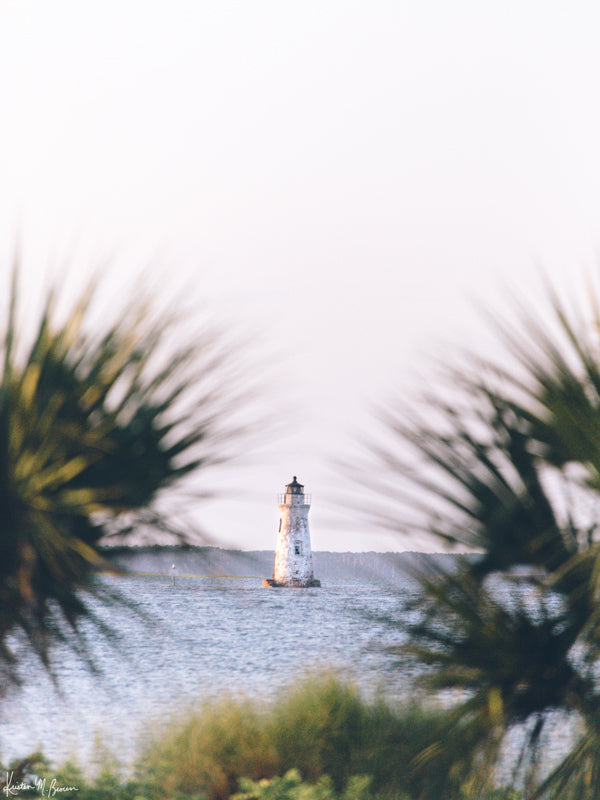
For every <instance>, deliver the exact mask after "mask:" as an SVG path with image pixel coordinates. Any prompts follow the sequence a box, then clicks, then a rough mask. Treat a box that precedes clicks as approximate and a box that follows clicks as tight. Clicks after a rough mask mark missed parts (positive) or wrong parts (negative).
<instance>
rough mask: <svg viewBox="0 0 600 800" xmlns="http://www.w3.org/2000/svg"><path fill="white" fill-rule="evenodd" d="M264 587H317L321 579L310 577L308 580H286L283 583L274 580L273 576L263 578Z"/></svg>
mask: <svg viewBox="0 0 600 800" xmlns="http://www.w3.org/2000/svg"><path fill="white" fill-rule="evenodd" d="M262 585H263V588H264V589H285V588H289V589H310V588H311V587H319V586H320V585H321V581H319V580H317V579H316V578H312V579H311V580H309V581H294V580H290V581H286V582H285V583H281V582H280V581H276V580H275V579H274V578H263V582H262Z"/></svg>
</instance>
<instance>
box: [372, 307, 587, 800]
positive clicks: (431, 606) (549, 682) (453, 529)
mask: <svg viewBox="0 0 600 800" xmlns="http://www.w3.org/2000/svg"><path fill="white" fill-rule="evenodd" d="M598 307H599V305H598V303H597V302H595V301H594V300H592V302H591V303H590V307H589V308H586V309H583V310H582V323H581V324H580V325H576V324H575V323H574V322H573V318H572V316H571V315H569V314H567V313H566V311H565V310H564V308H563V306H562V305H561V303H560V302H559V301H558V300H557V298H556V296H554V295H553V296H552V297H551V309H552V310H553V312H554V321H553V322H552V323H551V325H550V327H548V326H547V325H543V324H541V323H540V322H539V320H538V319H537V317H536V316H535V315H533V314H531V313H529V312H528V311H526V310H525V311H524V312H523V316H522V320H521V322H522V324H521V326H520V328H519V330H518V331H514V330H512V331H510V332H508V333H506V331H504V332H503V335H505V338H506V339H508V343H509V345H510V348H511V351H512V353H513V355H514V356H515V358H516V362H515V370H514V371H509V370H507V369H506V368H505V367H502V368H501V367H499V366H497V365H496V364H491V363H486V362H484V361H482V360H481V359H480V358H478V357H476V356H472V357H471V359H470V361H469V360H467V363H466V367H465V364H463V365H461V368H460V369H457V370H455V371H451V372H450V380H449V381H448V382H447V383H446V384H445V385H444V386H443V388H441V389H440V392H439V394H437V395H432V394H431V393H429V395H428V396H427V398H426V400H425V401H423V403H422V405H421V408H420V409H419V410H418V411H416V412H410V411H409V412H407V411H406V410H405V409H402V410H397V409H396V410H394V409H392V410H391V411H387V412H386V414H385V415H384V427H385V437H386V438H385V442H384V443H383V444H382V445H381V446H376V447H373V448H372V454H373V456H374V459H372V460H371V461H370V463H369V465H368V473H367V474H368V476H369V477H368V478H367V479H366V480H363V485H367V486H368V488H370V489H371V490H373V491H374V492H375V493H376V495H377V496H379V497H383V498H384V502H382V503H380V505H379V507H380V512H379V513H378V514H377V515H375V517H374V518H375V519H377V521H378V522H379V523H380V524H382V525H384V526H386V527H387V528H388V529H392V530H396V531H398V532H399V533H402V534H404V535H406V534H409V535H412V536H414V535H415V534H419V533H420V534H423V533H425V534H427V535H429V536H432V537H434V538H437V539H438V540H441V541H443V542H444V543H446V544H448V543H450V544H451V545H454V546H462V547H463V549H464V548H465V547H466V548H467V549H469V550H471V551H473V555H472V556H471V557H470V558H469V559H467V560H464V561H463V562H462V564H461V566H460V568H457V570H456V571H455V572H453V573H450V574H448V573H444V572H441V571H440V570H437V571H435V573H434V574H433V575H432V574H427V573H425V572H421V573H420V574H418V575H417V577H418V579H419V580H420V583H421V587H422V590H423V594H422V599H421V600H420V601H419V602H418V604H417V606H418V610H419V612H420V614H421V617H420V622H419V623H418V624H416V625H413V626H411V634H412V641H411V643H410V644H409V646H408V650H409V652H411V653H412V655H416V656H417V657H418V658H419V659H420V660H421V662H422V664H423V665H426V666H427V667H428V668H429V669H428V670H426V672H425V677H424V682H425V685H426V686H427V687H428V688H429V689H433V690H436V691H437V690H440V689H449V688H454V689H458V690H460V691H461V692H462V693H463V694H462V695H461V696H462V700H461V701H460V702H459V703H458V704H457V705H455V706H454V708H453V709H452V712H451V713H452V714H453V715H454V719H455V722H456V726H457V731H459V732H460V731H461V730H462V731H463V732H464V731H465V730H467V729H469V727H470V726H476V727H477V728H478V730H480V731H481V736H480V737H479V740H478V741H477V737H474V736H473V735H472V734H470V735H469V736H467V737H466V738H467V739H468V740H469V741H471V742H473V743H474V747H473V751H472V754H471V761H472V763H473V764H474V765H475V764H477V763H481V760H482V759H483V754H484V753H486V754H487V756H489V754H490V753H491V754H492V757H493V756H494V754H495V753H497V750H498V747H499V744H500V742H501V740H502V738H503V734H504V732H505V731H506V730H508V729H509V728H511V727H512V726H515V725H519V724H521V723H523V722H525V723H527V724H528V726H529V728H528V730H529V731H530V736H529V738H528V739H527V740H526V746H525V750H526V753H525V755H524V758H525V760H526V761H527V759H529V762H530V763H531V764H535V761H536V757H537V755H538V753H537V752H536V749H537V747H538V744H539V741H540V732H541V730H542V727H543V725H544V721H545V720H546V719H547V718H548V715H549V714H551V712H552V711H553V710H555V709H560V710H564V711H567V712H575V713H576V714H578V715H579V717H580V719H582V720H583V725H584V731H585V733H584V735H583V736H582V739H581V741H580V743H579V745H578V746H577V749H576V751H574V753H573V754H571V755H570V756H569V757H567V759H566V760H565V762H564V765H563V766H562V768H559V770H557V772H556V773H555V775H554V776H553V780H552V782H551V784H550V783H548V784H546V787H547V788H548V789H549V790H550V786H551V785H552V786H559V785H561V784H560V780H561V776H564V775H566V774H569V775H570V776H571V777H572V778H573V780H576V779H577V780H579V778H576V774H579V773H578V770H579V771H581V770H587V771H588V772H589V770H590V769H591V770H592V772H594V771H597V770H598V769H600V756H593V752H594V748H593V747H592V746H591V745H590V741H591V740H592V739H594V741H595V737H596V733H595V731H596V727H597V726H596V723H595V718H596V708H597V706H598V701H599V699H600V691H599V690H600V687H599V686H598V684H597V665H598V663H599V662H600V612H599V611H598V607H599V604H598V600H599V599H600V558H599V556H600V545H599V544H597V543H596V542H595V531H596V527H597V521H598V515H597V513H594V509H593V504H592V503H591V493H595V492H597V490H598V489H599V488H600V478H599V476H600V314H598V312H597V309H598ZM582 501H583V503H587V504H589V505H590V508H588V509H587V510H586V513H582ZM372 518H373V517H372ZM590 737H591V738H590ZM576 753H579V754H580V756H577V757H576V756H575V754H576ZM590 759H591V760H590ZM484 760H485V759H484ZM594 774H595V773H594ZM580 777H581V776H580ZM581 780H583V778H581ZM582 785H583V784H582ZM552 796H558V795H552Z"/></svg>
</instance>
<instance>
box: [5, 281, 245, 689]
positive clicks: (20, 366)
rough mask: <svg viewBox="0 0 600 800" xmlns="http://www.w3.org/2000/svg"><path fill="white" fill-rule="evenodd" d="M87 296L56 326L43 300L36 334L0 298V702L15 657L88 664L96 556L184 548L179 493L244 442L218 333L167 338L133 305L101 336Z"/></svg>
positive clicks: (157, 318)
mask: <svg viewBox="0 0 600 800" xmlns="http://www.w3.org/2000/svg"><path fill="white" fill-rule="evenodd" d="M95 288H96V287H95V286H94V285H93V284H92V285H91V286H90V288H89V289H88V290H87V291H86V292H85V293H84V294H83V296H82V297H81V298H80V299H79V300H78V301H77V302H75V303H74V304H73V307H72V308H71V309H70V310H68V311H66V312H64V311H63V312H61V310H60V303H59V294H60V293H59V292H58V291H57V290H52V291H50V292H49V293H48V297H47V299H46V302H45V305H44V306H43V308H42V309H41V311H40V314H39V319H38V320H37V321H36V320H35V319H33V320H31V319H30V320H27V321H24V320H22V319H21V318H20V314H19V291H18V269H17V267H16V266H15V268H14V271H13V278H12V286H11V289H10V291H9V292H6V293H5V294H7V295H8V304H7V305H8V307H7V309H6V310H5V314H4V316H3V318H2V319H0V322H1V323H2V334H1V335H0V523H1V527H0V696H2V694H3V693H4V692H5V691H7V690H8V688H9V687H10V685H11V683H14V682H15V681H17V680H18V678H19V663H18V659H19V654H20V653H23V645H24V644H27V645H28V647H29V648H30V649H32V650H33V651H34V652H35V653H36V654H37V655H38V656H39V657H40V658H41V659H42V661H43V663H44V664H45V665H46V666H47V667H48V668H50V665H51V655H52V650H53V646H54V645H55V644H57V643H60V642H63V643H67V644H69V645H71V646H73V647H74V648H76V649H78V650H79V652H80V654H81V655H82V656H83V657H84V658H85V657H86V656H87V652H86V648H85V642H84V639H83V637H81V636H80V635H79V631H80V625H81V622H82V620H83V619H88V620H92V621H96V622H97V624H98V626H99V628H102V627H103V626H102V624H101V623H100V622H99V621H97V620H96V619H95V617H94V614H93V612H92V610H91V608H90V604H89V602H88V601H87V599H88V598H89V597H90V595H91V594H95V595H102V596H103V597H104V598H105V599H107V600H108V599H111V598H110V597H109V596H108V593H107V592H106V591H105V590H103V587H102V584H101V583H99V582H98V581H96V580H95V579H96V575H97V572H98V570H99V569H100V568H106V567H110V564H108V563H107V561H106V551H105V550H104V551H103V550H102V549H101V548H100V543H101V542H103V541H104V542H106V541H114V540H115V539H116V540H117V541H119V542H123V541H125V542H127V540H128V539H127V534H128V533H129V532H131V531H135V532H136V535H137V536H140V535H143V532H144V531H146V532H147V531H149V530H150V531H153V532H154V535H156V532H157V531H158V532H160V535H163V536H164V535H165V533H170V534H174V535H175V536H176V537H179V540H180V541H181V539H182V538H183V537H185V536H190V535H193V534H194V533H195V531H194V529H193V527H192V526H190V525H189V523H188V522H184V520H185V512H186V511H188V510H189V508H190V496H191V497H192V498H193V499H194V500H195V501H197V500H198V496H199V494H200V490H199V488H198V485H196V486H194V487H191V486H190V485H189V484H186V483H185V481H186V479H187V478H188V477H189V476H191V474H192V473H194V474H195V473H197V472H198V470H204V469H205V468H206V467H207V466H208V465H211V464H215V463H217V462H221V461H223V460H225V459H226V458H227V456H228V455H231V452H232V451H231V449H230V440H231V439H232V438H233V439H235V441H239V434H240V433H241V432H242V431H241V429H240V428H239V426H238V425H237V423H236V422H235V421H234V418H235V414H234V412H235V410H236V408H237V401H236V398H239V397H240V395H241V390H240V389H239V384H238V383H237V381H236V379H235V378H234V377H233V375H235V373H236V369H237V368H236V366H235V361H236V359H234V358H233V357H232V354H231V352H230V349H229V348H228V347H225V346H224V345H223V344H222V340H221V339H220V338H219V336H218V335H217V334H216V331H214V330H212V331H211V330H208V329H207V328H206V327H205V328H204V330H202V329H200V330H199V329H198V325H197V324H195V325H194V329H195V330H193V331H190V330H188V331H187V332H185V333H182V332H181V331H178V330H177V328H178V314H177V312H178V310H179V309H173V310H172V311H169V310H165V309H160V308H156V307H153V305H152V304H151V303H150V302H149V300H148V298H145V297H143V294H140V295H138V297H137V298H136V299H135V300H130V301H127V300H125V301H124V302H123V303H118V304H116V305H115V306H114V307H112V308H104V309H103V311H104V314H103V316H102V320H101V321H100V322H99V321H98V319H97V318H96V316H95V315H97V313H98V309H97V308H96V306H97V302H96V300H95V298H96V296H97V294H96V292H95ZM2 311H4V309H2ZM179 324H180V322H179ZM25 332H29V333H30V335H29V336H27V335H25ZM183 335H185V339H184V341H185V344H181V343H179V344H178V343H177V339H178V338H179V339H180V340H181V338H182V336H183ZM189 342H191V343H189ZM236 387H237V388H236ZM244 396H245V397H247V396H248V386H247V385H245V386H244ZM182 485H183V486H184V488H185V489H186V490H187V493H188V497H187V501H186V500H184V498H183V497H182V496H181V495H180V494H179V493H178V487H180V486H182ZM192 488H193V490H194V491H193V492H192ZM167 490H168V499H167V498H166V497H165V494H166V491H167ZM104 632H105V633H106V632H107V631H106V630H105V629H104ZM15 635H16V636H17V637H18V642H19V645H20V646H19V647H15V644H14V643H15V638H14V637H15Z"/></svg>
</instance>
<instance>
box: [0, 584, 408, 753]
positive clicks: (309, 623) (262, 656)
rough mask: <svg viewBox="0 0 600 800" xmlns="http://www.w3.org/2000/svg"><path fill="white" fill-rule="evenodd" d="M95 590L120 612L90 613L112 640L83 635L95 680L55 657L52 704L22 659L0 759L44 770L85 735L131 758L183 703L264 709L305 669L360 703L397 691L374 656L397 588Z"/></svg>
mask: <svg viewBox="0 0 600 800" xmlns="http://www.w3.org/2000/svg"><path fill="white" fill-rule="evenodd" d="M106 581H107V583H108V585H109V586H111V587H115V588H117V589H118V590H119V591H120V592H121V593H122V594H123V595H124V597H125V598H126V600H127V604H126V605H125V606H121V607H114V606H112V607H108V606H103V605H100V606H97V611H98V614H99V616H101V618H102V619H104V620H105V621H106V622H108V623H109V624H110V625H111V626H112V627H113V628H114V629H115V630H116V631H117V632H118V634H119V636H118V638H116V639H115V640H114V641H109V640H107V639H106V638H105V637H103V636H100V635H99V634H98V633H97V632H94V631H90V633H89V636H88V639H89V642H90V650H91V653H92V655H93V658H94V661H95V663H96V664H97V665H98V667H99V668H100V670H101V671H102V676H101V677H100V678H97V677H94V676H93V675H91V674H90V672H89V670H88V669H86V667H85V665H84V664H83V663H82V662H81V660H80V659H78V658H77V657H76V656H75V655H74V654H73V653H71V652H70V651H68V650H66V649H65V650H64V651H61V652H60V653H59V654H58V657H57V658H56V673H57V677H58V685H59V691H60V693H59V692H57V690H56V689H55V688H54V687H53V685H52V682H51V681H50V679H49V678H48V677H47V676H46V675H45V673H44V672H43V671H42V670H41V669H40V668H39V666H38V665H37V664H36V663H35V662H34V661H33V660H32V661H31V663H29V664H28V665H27V668H26V670H25V671H24V677H25V684H24V686H23V688H22V689H20V690H19V691H17V692H13V693H12V694H11V695H10V697H9V698H8V700H7V701H5V702H4V704H3V706H2V713H1V719H0V754H1V755H2V758H3V760H9V759H10V758H12V757H16V756H23V755H26V754H27V753H29V752H31V751H32V750H33V749H35V748H36V747H37V746H41V747H42V749H43V751H44V753H46V754H47V755H48V756H49V757H50V758H51V759H54V760H56V759H58V760H60V759H62V758H65V757H66V756H72V755H75V756H78V757H79V758H81V759H82V760H85V759H86V758H88V757H89V753H90V749H91V746H92V742H93V741H94V738H95V736H96V735H99V736H100V737H101V738H102V739H103V740H104V741H105V742H106V743H108V744H109V745H110V746H111V747H112V749H113V750H114V751H115V752H116V753H118V754H119V755H120V756H121V757H122V758H126V759H127V758H131V757H132V755H133V753H134V751H135V749H136V748H135V742H136V740H137V739H138V737H139V736H143V734H144V731H147V730H148V729H149V726H151V724H152V722H153V721H154V720H161V719H164V718H165V717H166V716H168V715H170V714H171V713H173V712H176V711H177V710H178V709H180V708H183V707H184V705H185V704H186V703H189V702H193V701H195V700H196V699H197V698H202V697H210V696H214V695H217V694H221V693H224V692H227V693H233V694H240V693H250V694H252V695H255V696H256V695H258V696H259V697H263V696H264V697H265V698H266V699H267V698H269V697H270V696H272V694H273V693H274V692H275V691H277V690H279V689H280V688H282V687H284V686H286V685H291V684H293V683H294V681H296V680H298V679H299V678H300V677H301V676H303V675H304V674H305V673H306V672H307V671H308V670H313V669H324V668H326V667H335V668H337V669H338V670H340V671H342V673H343V674H347V675H349V676H351V677H352V678H353V679H355V680H356V681H357V682H358V683H359V685H360V686H361V687H362V688H363V689H364V691H365V692H367V693H369V692H370V691H372V690H374V689H375V688H378V687H383V688H385V690H386V691H387V692H388V693H390V692H391V693H395V692H399V693H401V692H402V691H403V689H404V688H405V687H406V683H407V678H408V675H407V671H406V670H403V669H399V668H398V667H395V668H394V667H393V666H392V659H391V658H390V656H389V655H388V654H386V653H385V651H384V648H385V647H386V646H387V645H390V644H395V643H398V642H399V641H400V634H399V633H398V631H397V629H396V628H395V627H394V626H393V625H389V624H388V623H387V622H385V621H384V620H383V619H379V617H390V616H393V615H394V614H397V613H398V609H399V608H401V604H402V599H403V598H406V596H407V595H408V593H409V587H408V586H405V587H399V588H398V587H395V590H394V591H392V590H391V588H390V587H386V586H383V585H380V584H376V583H372V582H368V581H339V582H337V583H336V582H331V583H330V584H328V585H326V586H323V587H322V588H320V589H300V590H298V589H296V590H294V589H263V588H262V587H261V582H260V579H257V578H178V579H177V583H176V585H175V586H172V585H171V582H170V579H169V578H158V577H153V578H149V577H130V578H107V579H106ZM398 592H399V593H398ZM128 604H129V605H133V604H135V605H136V606H137V608H138V609H139V610H140V612H141V615H137V616H136V615H134V614H132V613H131V611H130V610H129V609H128Z"/></svg>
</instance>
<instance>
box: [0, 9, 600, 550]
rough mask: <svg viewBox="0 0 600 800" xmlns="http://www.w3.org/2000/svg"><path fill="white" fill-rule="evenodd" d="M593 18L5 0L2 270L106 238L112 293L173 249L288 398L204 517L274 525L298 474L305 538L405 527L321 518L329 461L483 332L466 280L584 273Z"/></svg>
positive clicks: (593, 245)
mask: <svg viewBox="0 0 600 800" xmlns="http://www.w3.org/2000/svg"><path fill="white" fill-rule="evenodd" d="M599 30H600V7H599V6H598V4H597V2H576V1H575V2H570V3H566V2H560V3H559V2H544V3H540V2H532V1H531V0H519V2H481V0H479V1H478V2H466V1H465V0H453V2H442V1H441V0H438V1H437V2H435V1H434V0H420V1H419V2H415V1H414V0H410V2H404V0H394V1H393V2H382V1H381V0H369V2H364V0H363V2H352V0H344V2H341V1H338V0H329V1H328V0H319V2H312V1H311V0H303V2H282V0H277V1H273V2H267V0H244V2H227V0H205V1H203V0H193V2H178V0H169V2H166V0H165V1H164V2H162V1H160V2H157V1H155V2H152V0H143V1H142V0H140V2H132V1H131V0H119V2H116V1H115V0H104V2H102V3H91V2H85V3H82V2H80V0H73V2H65V1H64V0H55V2H52V3H42V2H38V1H36V0H15V1H14V2H7V0H3V1H2V2H0V110H1V114H2V125H1V126H0V219H1V220H2V224H1V230H0V248H1V252H2V258H3V262H2V263H3V264H4V266H2V267H1V270H2V274H1V275H0V277H1V278H2V279H3V281H4V285H5V287H6V285H7V281H6V277H7V273H8V264H9V256H10V254H11V251H12V248H13V246H14V242H15V237H18V238H19V240H20V242H21V244H22V248H23V259H24V263H25V274H26V280H27V282H28V287H29V288H30V289H31V290H32V291H33V289H34V288H35V286H36V285H38V284H39V283H41V282H43V281H44V280H46V279H47V276H48V275H49V274H58V273H57V267H56V264H57V262H60V261H61V259H63V258H66V259H67V260H70V261H71V262H72V265H73V266H75V267H76V268H77V269H78V270H80V271H82V272H83V273H85V271H86V270H88V269H90V268H91V266H93V265H94V260H96V261H97V260H99V259H100V258H101V257H103V256H105V255H107V254H108V253H112V252H116V253H117V254H118V256H119V258H120V263H121V267H120V269H119V270H118V279H117V278H115V276H114V275H113V277H112V278H111V279H110V280H111V281H112V284H111V291H114V292H115V293H117V292H124V293H127V292H129V291H132V288H131V284H132V282H133V276H134V275H136V274H137V273H138V270H139V267H140V265H143V264H144V263H146V262H147V261H148V262H149V261H150V260H151V259H154V260H155V261H157V260H158V261H160V259H156V258H154V257H155V256H156V254H157V253H161V254H163V258H164V265H165V266H164V267H163V268H162V273H161V280H163V282H164V284H165V286H167V285H168V287H169V288H172V289H176V288H177V287H181V286H183V285H185V284H186V283H187V284H190V283H191V284H192V285H193V287H194V288H193V291H194V293H196V294H197V302H198V307H199V308H200V307H201V305H202V303H204V304H206V303H208V305H209V307H210V310H211V313H212V315H213V316H214V318H215V319H221V320H223V321H225V322H226V323H227V324H229V325H231V326H233V327H234V328H235V331H236V333H238V334H239V335H240V336H242V337H243V336H245V334H246V333H247V334H248V335H249V336H254V335H257V336H258V342H259V344H257V345H256V348H257V355H258V356H264V354H270V353H272V354H273V356H272V363H271V367H270V370H269V371H270V379H271V382H270V388H266V389H265V392H266V397H265V408H266V409H267V410H268V413H269V415H272V416H273V419H275V418H277V417H278V415H279V414H280V413H287V414H288V416H287V417H286V418H285V419H287V422H286V423H285V427H284V428H283V430H281V429H279V431H278V432H277V433H276V434H274V435H273V436H272V437H271V438H270V439H269V442H270V444H269V446H268V447H266V448H265V450H264V451H263V452H262V453H261V454H257V456H256V457H255V458H254V459H253V458H252V457H251V456H248V459H247V460H246V462H245V464H244V465H243V466H240V467H239V469H238V470H237V471H236V472H231V473H229V475H228V477H227V480H228V482H229V485H230V486H231V495H230V496H229V497H227V498H224V499H223V500H221V501H219V502H218V503H212V504H210V505H209V506H207V507H205V508H204V509H199V514H198V517H199V519H200V520H202V521H204V522H205V523H206V524H207V525H208V527H209V529H210V531H211V532H212V533H213V535H214V536H215V538H216V539H217V540H219V541H222V542H227V543H229V544H234V545H238V546H241V547H244V548H248V549H251V548H270V547H273V546H274V543H275V536H276V530H277V507H276V495H277V493H278V492H279V491H281V490H282V489H283V485H284V484H285V483H286V482H288V481H289V480H290V479H291V477H292V475H293V474H296V475H298V477H299V479H300V480H301V481H302V482H304V483H305V484H306V486H307V489H309V490H311V491H312V494H313V509H312V511H311V530H312V538H313V547H314V548H315V549H336V550H349V549H352V550H371V549H419V543H418V542H416V541H411V542H407V541H403V542H400V541H393V540H391V539H386V538H384V537H383V536H379V535H377V534H375V533H373V532H371V531H368V530H365V529H361V528H360V527H358V526H353V525H352V524H351V522H348V525H347V527H342V528H338V527H335V526H333V525H332V524H331V523H330V520H329V514H330V512H331V508H330V507H328V503H327V500H328V498H329V497H330V496H331V495H332V493H333V492H334V491H335V489H336V488H337V483H338V482H339V481H340V480H342V477H341V476H340V475H338V474H337V473H336V471H335V469H332V468H331V460H332V459H333V458H343V457H344V454H345V453H346V452H349V450H348V451H346V447H347V443H348V441H349V440H350V439H351V438H352V436H354V435H359V434H364V433H368V429H369V416H368V413H367V409H368V407H369V404H370V403H373V402H375V401H378V400H384V399H386V398H387V396H388V394H389V392H390V391H392V390H393V391H396V392H398V393H400V394H405V393H410V392H411V391H412V390H413V389H414V386H415V382H416V381H415V379H414V377H413V373H414V372H415V371H419V372H420V373H421V374H424V375H425V376H426V375H427V363H428V362H427V353H433V354H435V355H436V356H439V355H440V353H442V354H443V355H444V357H445V353H446V350H445V349H444V348H447V352H448V353H449V354H451V352H452V343H454V342H456V343H462V344H465V343H470V344H476V343H477V341H478V340H479V337H480V335H481V323H480V322H479V321H478V317H477V316H476V314H475V313H474V312H473V311H472V303H473V299H474V298H477V299H478V300H479V301H481V302H483V303H485V304H487V305H489V306H491V307H493V308H494V307H496V306H497V307H498V308H499V309H501V308H502V304H503V302H504V301H503V300H502V291H503V289H502V287H503V286H505V285H509V286H511V287H512V288H513V289H514V290H516V291H517V292H519V293H522V294H523V295H525V296H532V295H533V294H534V293H535V292H536V291H537V289H538V288H539V280H538V269H539V266H540V265H542V266H543V267H544V269H545V270H546V272H548V273H550V274H551V275H552V276H553V277H554V279H555V281H556V282H557V283H558V284H559V285H560V286H561V287H565V288H568V286H569V283H570V282H571V280H574V278H575V276H576V274H578V273H579V272H580V270H581V268H582V267H588V268H590V269H595V268H596V267H597V264H598V249H599V246H600V214H599V210H600V103H599V102H598V98H599V97H600V49H599V48H598V31H599ZM149 269H150V268H149ZM151 272H152V274H153V275H155V274H157V272H158V273H160V272H161V270H160V269H159V268H158V267H156V266H154V267H152V270H151ZM128 281H129V285H128ZM5 291H6V290H4V292H5ZM267 433H268V432H267V431H265V435H267ZM237 486H239V487H240V491H239V494H240V496H241V493H242V491H243V492H245V493H246V495H247V496H246V499H244V500H241V499H238V491H237V488H236V487H237Z"/></svg>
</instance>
